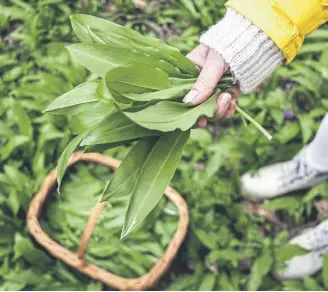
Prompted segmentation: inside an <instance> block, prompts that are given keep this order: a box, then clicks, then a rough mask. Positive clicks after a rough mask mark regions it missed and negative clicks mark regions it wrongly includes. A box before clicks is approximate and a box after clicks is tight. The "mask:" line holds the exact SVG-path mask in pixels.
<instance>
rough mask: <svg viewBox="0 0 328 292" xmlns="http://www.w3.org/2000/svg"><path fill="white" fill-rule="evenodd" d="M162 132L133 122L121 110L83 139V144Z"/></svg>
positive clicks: (155, 134) (115, 141)
mask: <svg viewBox="0 0 328 292" xmlns="http://www.w3.org/2000/svg"><path fill="white" fill-rule="evenodd" d="M159 134H160V133H158V132H156V131H152V130H149V129H146V128H143V127H140V126H139V125H137V124H135V123H133V122H132V121H131V120H129V119H128V118H127V117H125V116H124V115H123V114H122V113H121V112H117V113H114V114H113V115H109V116H108V117H107V118H105V119H104V120H102V121H101V122H100V123H99V124H98V125H97V127H95V128H94V129H93V130H91V131H90V132H89V134H88V135H87V136H86V137H85V138H84V139H83V140H82V142H81V146H87V145H97V144H108V143H117V142H121V141H127V140H133V139H136V138H141V137H148V136H158V135H159Z"/></svg>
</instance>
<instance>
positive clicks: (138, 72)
mask: <svg viewBox="0 0 328 292" xmlns="http://www.w3.org/2000/svg"><path fill="white" fill-rule="evenodd" d="M105 80H106V84H107V87H108V89H111V88H113V89H114V90H116V91H117V92H119V93H122V92H121V91H120V87H121V86H122V85H131V86H135V87H140V88H142V90H143V91H145V90H163V89H167V88H171V87H172V85H171V83H170V80H169V76H168V74H167V73H166V72H164V71H163V70H161V69H159V68H156V67H150V66H146V65H131V66H128V67H117V68H114V69H112V70H110V71H108V73H107V74H106V77H105ZM123 93H125V92H123Z"/></svg>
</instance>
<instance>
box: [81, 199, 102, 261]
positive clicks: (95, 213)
mask: <svg viewBox="0 0 328 292" xmlns="http://www.w3.org/2000/svg"><path fill="white" fill-rule="evenodd" d="M105 206H106V202H99V203H98V204H97V205H96V207H94V208H93V210H92V213H91V215H90V217H89V220H88V223H87V225H86V226H85V228H84V230H83V233H82V236H81V240H80V244H79V247H78V250H77V253H76V255H77V257H78V258H79V259H80V260H83V259H84V255H85V250H86V248H87V246H88V242H89V239H90V237H91V235H92V232H93V230H94V229H95V227H96V224H97V220H98V218H99V216H100V214H101V212H102V211H103V210H104V208H105Z"/></svg>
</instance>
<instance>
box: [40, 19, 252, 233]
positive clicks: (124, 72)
mask: <svg viewBox="0 0 328 292" xmlns="http://www.w3.org/2000/svg"><path fill="white" fill-rule="evenodd" d="M71 21H72V26H73V29H74V31H75V33H76V35H77V36H78V37H79V39H80V40H81V42H82V43H79V44H75V45H71V46H69V47H68V50H69V51H70V53H71V54H72V56H73V57H74V59H75V60H76V61H77V62H78V63H80V64H81V65H83V66H84V67H85V68H87V69H89V70H90V71H91V72H92V73H93V74H94V75H96V76H97V77H99V78H102V79H99V78H98V79H95V80H91V81H89V82H86V83H83V84H81V85H79V86H78V87H76V88H74V89H73V90H71V91H69V92H67V93H65V94H64V95H62V96H60V97H58V98H57V99H56V100H55V101H54V102H52V103H51V104H50V105H49V107H48V108H47V110H46V111H47V112H52V113H55V114H61V113H64V114H66V115H69V116H71V117H72V124H73V127H74V129H75V130H76V131H77V132H78V134H79V135H78V136H77V137H75V138H74V139H73V140H72V141H71V142H70V143H69V145H68V146H67V148H66V149H65V150H64V152H63V154H62V156H61V158H60V160H59V163H58V188H59V187H60V183H61V180H62V178H63V175H64V171H65V168H66V165H67V162H68V159H69V156H70V155H71V153H72V152H73V151H74V150H75V149H76V148H77V147H78V146H81V147H84V149H85V150H89V149H93V148H94V147H97V146H102V147H105V148H107V149H109V148H111V147H116V146H117V145H122V144H126V143H128V142H131V141H137V143H136V144H135V146H134V147H133V149H132V150H131V152H130V153H129V155H128V156H127V157H126V158H125V160H124V161H123V162H122V164H121V165H120V167H119V168H118V170H117V172H116V174H115V175H114V176H113V178H112V179H111V180H110V181H109V183H108V184H107V186H106V188H105V189H104V191H103V195H102V197H101V200H102V201H104V200H113V199H117V198H120V197H124V196H129V195H130V196H131V198H130V201H129V206H128V208H127V211H126V219H125V222H124V225H123V231H122V237H125V236H126V235H127V234H128V233H130V232H131V231H132V230H133V229H134V228H135V227H136V226H137V225H138V224H139V223H140V222H141V221H142V220H143V219H144V218H145V217H146V216H147V215H148V214H149V213H150V211H151V210H152V209H153V208H154V207H155V206H156V204H157V203H158V201H159V200H160V198H161V196H162V195H163V192H164V190H165V188H166V187H167V185H168V183H169V181H170V180H171V178H172V176H173V174H174V172H175V170H176V168H177V167H178V164H179V162H180V159H181V155H182V150H183V147H184V145H185V143H186V142H187V140H188V137H189V134H190V129H191V128H192V127H193V126H194V125H195V124H196V123H197V120H198V119H199V118H200V117H211V116H212V115H213V114H214V112H215V110H216V96H217V95H218V93H219V92H220V90H222V89H224V88H227V87H228V86H229V85H230V84H231V82H230V78H229V77H226V78H223V79H222V80H221V81H220V83H219V84H218V85H217V88H216V89H215V91H214V94H213V96H212V97H210V98H209V99H208V100H207V101H206V102H204V103H203V104H201V105H198V106H194V105H192V104H186V103H183V102H182V99H183V97H184V96H185V94H186V93H187V92H188V91H189V90H190V89H191V88H192V86H193V84H194V83H195V81H196V79H195V77H196V76H197V74H198V71H197V69H196V68H195V66H194V65H193V64H192V62H191V61H190V60H188V59H187V58H186V57H185V56H183V55H182V54H181V53H180V52H179V51H178V50H177V49H175V48H173V47H170V46H168V45H166V44H165V43H162V42H161V41H159V40H157V39H154V38H150V37H145V36H142V35H140V34H138V33H137V32H135V31H133V30H131V29H129V28H126V27H122V26H119V25H117V24H114V23H112V22H109V21H106V20H103V19H100V18H95V17H93V16H88V15H74V16H72V17H71ZM238 111H239V112H240V113H241V114H242V115H243V116H244V117H246V118H247V119H248V120H251V121H253V120H252V118H251V117H249V116H248V115H247V114H246V113H244V112H243V111H242V110H240V109H239V108H238Z"/></svg>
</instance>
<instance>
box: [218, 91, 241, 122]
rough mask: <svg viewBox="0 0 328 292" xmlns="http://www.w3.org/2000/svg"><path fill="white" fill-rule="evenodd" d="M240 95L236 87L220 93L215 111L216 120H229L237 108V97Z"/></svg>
mask: <svg viewBox="0 0 328 292" xmlns="http://www.w3.org/2000/svg"><path fill="white" fill-rule="evenodd" d="M239 94H240V90H239V88H238V87H237V86H232V87H230V88H229V89H227V90H226V91H225V92H223V93H221V94H220V96H219V98H218V102H217V110H216V113H215V117H216V118H231V117H232V116H233V115H234V113H235V111H236V107H237V101H236V100H237V97H238V96H239Z"/></svg>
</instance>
